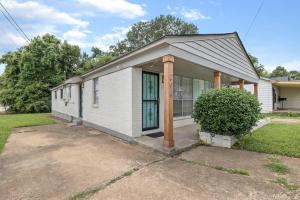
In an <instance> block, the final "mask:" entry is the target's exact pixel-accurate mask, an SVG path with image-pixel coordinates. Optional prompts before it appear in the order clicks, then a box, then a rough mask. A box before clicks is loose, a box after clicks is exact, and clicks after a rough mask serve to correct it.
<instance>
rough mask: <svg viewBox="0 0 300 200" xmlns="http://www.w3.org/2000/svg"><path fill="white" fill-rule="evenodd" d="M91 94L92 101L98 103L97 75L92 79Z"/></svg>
mask: <svg viewBox="0 0 300 200" xmlns="http://www.w3.org/2000/svg"><path fill="white" fill-rule="evenodd" d="M93 96H94V100H93V103H94V104H98V103H99V78H98V77H97V78H94V79H93Z"/></svg>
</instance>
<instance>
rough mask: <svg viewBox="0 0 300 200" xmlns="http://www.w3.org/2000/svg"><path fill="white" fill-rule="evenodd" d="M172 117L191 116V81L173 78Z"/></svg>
mask: <svg viewBox="0 0 300 200" xmlns="http://www.w3.org/2000/svg"><path fill="white" fill-rule="evenodd" d="M173 95H174V99H173V108H174V113H173V115H174V117H183V116H191V115H192V112H193V79H191V78H187V77H182V76H174V87H173Z"/></svg>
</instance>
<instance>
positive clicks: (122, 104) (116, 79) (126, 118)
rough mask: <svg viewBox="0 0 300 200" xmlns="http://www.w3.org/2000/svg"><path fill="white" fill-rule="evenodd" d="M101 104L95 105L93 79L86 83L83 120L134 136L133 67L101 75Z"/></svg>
mask: <svg viewBox="0 0 300 200" xmlns="http://www.w3.org/2000/svg"><path fill="white" fill-rule="evenodd" d="M98 83H99V104H98V106H95V105H93V80H88V81H86V82H85V83H84V88H83V120H84V121H87V122H91V123H93V124H97V125H99V126H102V127H105V128H107V129H111V130H113V131H117V132H119V133H123V134H125V135H128V136H132V68H127V69H123V70H120V71H117V72H114V73H111V74H108V75H105V76H101V77H99V80H98Z"/></svg>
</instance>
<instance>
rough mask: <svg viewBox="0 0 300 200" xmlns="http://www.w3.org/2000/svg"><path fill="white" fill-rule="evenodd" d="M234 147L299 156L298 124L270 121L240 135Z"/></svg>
mask: <svg viewBox="0 0 300 200" xmlns="http://www.w3.org/2000/svg"><path fill="white" fill-rule="evenodd" d="M235 147H236V148H240V149H245V150H249V151H257V152H264V153H270V154H279V155H284V156H290V157H298V158H299V157H300V124H284V123H271V124H268V125H266V126H264V127H262V128H259V129H257V130H256V131H254V133H253V134H252V135H246V136H244V137H242V138H241V139H240V140H239V142H238V143H236V145H235Z"/></svg>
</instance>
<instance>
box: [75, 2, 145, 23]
mask: <svg viewBox="0 0 300 200" xmlns="http://www.w3.org/2000/svg"><path fill="white" fill-rule="evenodd" d="M78 1H79V2H80V3H82V4H87V5H90V6H93V7H95V8H97V9H99V10H100V11H103V12H107V13H111V14H116V15H119V16H121V17H122V18H128V19H133V18H136V17H141V16H144V15H145V14H146V11H145V10H144V8H143V7H145V6H146V5H144V4H142V5H140V4H135V3H130V2H128V1H126V0H78Z"/></svg>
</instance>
